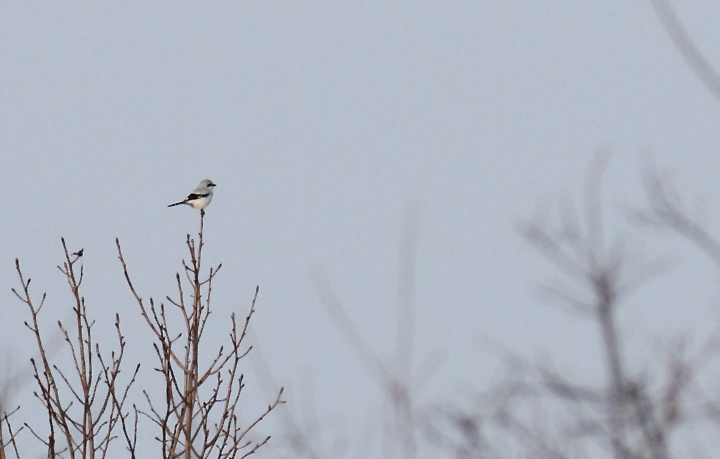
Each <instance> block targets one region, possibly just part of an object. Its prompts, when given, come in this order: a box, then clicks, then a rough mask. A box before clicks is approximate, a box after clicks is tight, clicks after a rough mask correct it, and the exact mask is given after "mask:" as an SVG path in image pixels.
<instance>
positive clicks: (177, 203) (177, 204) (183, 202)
mask: <svg viewBox="0 0 720 459" xmlns="http://www.w3.org/2000/svg"><path fill="white" fill-rule="evenodd" d="M180 204H185V201H180V202H176V203H175V204H170V205H169V206H168V207H172V206H179V205H180Z"/></svg>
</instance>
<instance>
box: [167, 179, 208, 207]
mask: <svg viewBox="0 0 720 459" xmlns="http://www.w3.org/2000/svg"><path fill="white" fill-rule="evenodd" d="M214 186H215V184H214V183H213V181H212V180H210V179H205V180H203V181H202V182H200V185H198V187H197V188H195V190H193V192H192V193H190V194H189V195H188V197H187V198H185V199H184V200H182V201H180V202H176V203H175V204H170V205H169V206H168V207H173V206H179V205H180V204H187V205H188V206H191V207H193V208H195V209H199V210H200V211H201V212H203V213H205V211H204V210H203V209H205V208H206V207H207V206H208V204H210V201H212V197H213V187H214Z"/></svg>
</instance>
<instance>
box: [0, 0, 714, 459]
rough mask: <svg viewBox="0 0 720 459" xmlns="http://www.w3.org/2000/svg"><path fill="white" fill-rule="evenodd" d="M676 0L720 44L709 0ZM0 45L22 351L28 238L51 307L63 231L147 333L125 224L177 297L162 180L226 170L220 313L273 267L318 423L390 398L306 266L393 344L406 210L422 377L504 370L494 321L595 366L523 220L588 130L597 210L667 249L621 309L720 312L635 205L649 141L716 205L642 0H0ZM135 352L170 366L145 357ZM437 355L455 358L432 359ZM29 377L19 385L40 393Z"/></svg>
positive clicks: (675, 329) (174, 240)
mask: <svg viewBox="0 0 720 459" xmlns="http://www.w3.org/2000/svg"><path fill="white" fill-rule="evenodd" d="M677 3H678V5H677V7H678V14H679V16H680V19H681V20H682V21H683V24H684V25H685V26H686V27H687V28H688V30H689V31H690V32H691V34H692V36H693V38H694V39H695V40H696V42H697V44H698V46H699V47H700V48H701V49H702V50H703V52H704V53H706V57H707V58H708V59H709V60H710V61H711V62H714V63H718V65H720V48H718V46H717V43H718V42H720V29H718V27H717V18H718V17H720V4H718V3H717V2H711V1H709V0H707V1H696V2H692V5H689V4H687V2H685V3H682V4H681V3H680V2H677ZM0 62H1V63H2V64H1V65H0V158H1V159H2V161H1V163H0V164H1V167H0V183H2V187H3V189H4V192H5V198H4V199H3V204H4V217H3V218H2V223H0V300H1V301H2V310H3V320H2V321H0V332H2V338H0V343H2V345H3V348H5V349H7V352H5V355H6V356H7V357H8V358H12V360H13V362H14V363H15V366H16V367H22V365H23V362H25V361H26V359H27V358H28V357H29V356H31V355H32V349H31V347H30V346H29V344H28V343H30V342H31V341H30V333H29V332H28V331H27V330H25V329H24V328H23V327H22V323H23V321H24V320H26V319H27V317H28V314H27V311H26V310H25V309H23V306H22V304H20V303H19V302H18V301H17V300H16V299H14V296H13V295H12V293H11V292H10V288H11V287H17V286H18V281H17V277H16V274H15V271H14V259H15V258H16V257H19V258H20V260H21V262H22V265H23V269H24V271H25V274H26V276H29V277H32V278H33V287H34V289H35V290H34V291H35V293H36V294H40V293H42V292H43V291H47V292H48V293H49V300H48V309H47V310H46V311H45V314H46V315H47V317H46V318H47V320H48V324H49V327H52V324H54V323H55V322H56V320H57V319H58V318H67V317H68V315H69V313H70V312H69V302H68V301H69V299H70V296H69V292H67V291H66V289H65V290H64V287H65V285H64V280H63V278H62V277H61V274H60V273H59V272H58V271H57V269H56V268H55V266H56V265H58V264H60V263H61V262H62V251H61V246H60V237H61V236H63V237H65V238H66V240H67V241H68V244H69V248H70V249H72V250H77V249H79V248H81V247H82V248H84V249H85V256H84V266H85V271H86V279H85V284H84V287H85V296H86V299H87V302H88V305H89V308H90V312H91V314H92V316H93V317H94V318H95V319H96V320H97V322H98V327H99V328H100V329H103V328H106V327H107V328H108V329H110V327H111V326H112V321H113V317H114V315H115V313H117V312H119V313H120V314H121V315H122V318H123V321H124V323H125V333H126V335H127V337H128V341H133V342H134V343H136V344H134V345H136V346H137V347H138V352H148V349H149V348H144V347H143V346H149V344H148V343H149V342H150V341H149V340H150V332H149V330H148V329H147V327H146V326H145V325H144V324H143V323H142V322H141V321H140V320H139V313H138V310H137V307H136V305H135V304H134V303H133V301H132V297H131V295H130V292H129V291H128V289H127V286H126V285H125V284H124V279H123V278H122V272H121V269H120V265H119V263H118V261H117V257H116V251H115V244H114V239H115V238H116V237H119V238H120V241H121V243H122V245H123V248H124V250H125V253H126V259H127V261H128V263H129V265H130V269H131V273H132V274H133V275H134V277H135V279H136V287H137V288H138V290H139V291H140V294H141V295H142V296H143V297H146V298H147V297H150V296H152V297H154V298H156V299H158V300H160V299H163V298H164V297H165V295H172V294H173V293H174V273H175V272H177V271H178V270H179V269H180V268H181V265H180V261H181V259H182V258H183V257H185V255H186V251H185V249H184V245H183V244H184V238H185V235H186V234H188V233H194V232H196V231H197V226H198V213H197V211H195V210H193V209H191V208H189V207H185V206H182V207H173V208H170V209H168V208H167V207H166V205H167V204H169V203H172V202H175V201H177V200H180V199H182V198H183V197H184V196H185V195H187V193H188V192H190V191H191V190H192V189H193V188H194V187H195V186H196V185H197V183H198V182H200V181H201V180H202V179H205V178H210V179H212V180H213V181H214V182H215V183H216V184H217V188H216V189H215V197H214V200H213V202H212V204H211V206H210V207H209V208H208V209H207V211H208V212H207V217H206V222H205V224H206V244H207V245H206V254H205V259H204V260H205V261H206V262H208V263H210V262H212V263H213V264H217V263H220V262H222V263H223V268H222V271H221V272H220V274H219V276H218V278H217V279H216V284H215V289H216V290H215V291H214V294H215V303H214V305H215V315H214V318H215V320H216V322H215V323H214V326H216V327H218V330H219V331H218V332H217V333H218V335H224V333H225V331H224V329H223V327H224V326H225V325H226V321H225V318H226V317H227V316H228V315H229V314H230V312H232V311H238V313H241V314H242V315H244V314H245V311H246V310H247V306H248V305H249V302H250V300H251V298H252V293H253V289H254V287H255V286H256V285H259V286H260V297H259V302H258V305H257V309H258V310H257V315H256V316H255V318H254V320H253V324H252V327H253V335H252V339H253V340H254V341H253V344H255V345H256V346H257V347H258V348H259V349H260V350H261V351H262V355H263V357H264V359H265V361H266V362H267V364H268V365H269V367H270V368H271V370H272V373H273V377H274V379H275V380H276V381H277V383H278V384H280V385H284V386H285V387H286V388H287V395H286V398H287V400H288V402H289V404H288V406H286V407H284V409H288V410H292V411H293V412H294V413H296V414H297V416H298V418H299V419H307V416H309V415H308V414H307V411H303V407H304V408H308V407H312V408H313V409H314V410H316V411H317V416H318V421H317V422H318V423H319V425H318V426H317V429H318V430H320V431H322V432H323V435H324V436H325V437H326V439H335V440H337V439H347V441H349V442H350V443H354V442H357V441H358V436H359V434H358V432H360V431H361V430H362V429H364V428H366V427H367V425H368V424H369V423H370V421H369V420H371V419H374V417H376V416H378V414H379V413H381V412H382V410H383V408H382V406H383V405H382V397H381V392H380V390H379V386H378V385H377V384H376V383H375V381H374V379H373V378H372V377H370V375H369V374H368V373H367V371H366V370H365V368H364V367H363V366H362V365H360V364H359V363H358V361H357V360H356V359H355V357H354V355H353V353H352V352H351V350H350V349H349V348H348V347H347V346H346V345H345V343H344V341H343V340H342V338H341V336H340V334H339V333H338V332H337V330H336V329H335V328H334V326H333V324H332V322H331V321H330V320H329V318H328V316H327V314H326V312H325V310H324V309H323V306H322V302H321V301H320V296H319V295H318V291H317V288H316V279H317V278H318V276H319V277H321V278H323V279H325V281H324V282H325V283H326V285H327V286H329V288H331V289H332V290H333V291H334V292H335V294H336V295H337V296H338V297H339V298H340V299H341V300H342V301H343V304H344V305H345V307H346V309H347V311H348V314H349V315H350V316H351V317H352V319H353V320H354V321H355V322H356V324H357V326H358V327H359V329H360V330H361V331H362V332H363V333H364V334H365V336H366V338H367V340H368V341H369V342H370V343H371V344H372V346H373V347H374V348H375V349H376V351H377V352H378V354H379V355H381V356H382V358H383V359H384V360H385V361H386V362H387V363H388V364H390V363H392V362H393V359H392V358H393V355H394V354H393V352H392V350H393V346H394V340H395V335H394V334H395V329H396V327H395V319H396V309H395V307H396V305H397V299H398V295H397V285H398V270H399V263H398V260H399V256H398V254H399V250H400V247H401V241H402V235H403V225H404V222H405V220H406V218H407V216H408V215H416V216H417V222H418V223H417V227H416V230H417V253H416V255H417V266H416V283H417V290H416V307H417V327H416V338H417V343H416V344H417V347H416V350H415V354H414V358H415V363H416V364H417V365H416V373H415V374H416V376H418V377H420V376H422V377H423V379H428V380H427V381H424V385H423V389H422V391H420V392H419V393H418V399H419V400H420V401H422V402H423V403H429V402H441V401H443V400H458V399H459V398H460V399H461V398H462V397H463V396H465V395H467V394H470V393H472V389H473V388H478V387H483V386H484V385H486V384H488V383H490V382H491V381H492V380H493V378H495V377H496V376H497V374H498V373H499V372H501V368H500V365H499V364H498V358H497V357H498V356H497V354H495V353H494V351H491V350H489V349H488V342H497V343H502V344H503V345H505V346H508V348H511V349H513V350H515V351H517V352H519V353H521V354H523V355H527V356H530V357H537V356H543V355H544V356H552V358H553V359H555V361H556V362H557V365H558V366H559V367H561V368H566V369H567V370H568V371H570V372H571V373H572V374H574V375H577V376H579V377H583V375H588V374H591V375H601V374H602V373H601V371H600V369H599V368H598V365H599V362H600V360H599V359H600V355H599V354H598V352H597V351H596V345H595V343H596V336H595V335H594V331H595V330H594V327H593V325H592V324H591V323H589V322H583V321H578V320H577V319H576V318H574V317H571V316H568V315H567V314H565V313H563V312H562V311H561V310H559V309H556V308H553V307H552V306H551V305H548V303H547V301H544V300H543V299H542V298H540V297H539V296H538V288H539V286H540V285H543V284H544V283H546V282H548V281H550V282H552V279H553V270H552V268H551V266H550V265H548V264H547V263H545V262H544V261H543V260H542V258H541V257H539V256H538V255H537V254H536V253H535V252H534V251H533V249H532V248H531V247H530V246H529V245H528V244H527V243H526V242H525V241H524V240H523V239H522V237H521V236H520V235H519V233H518V226H519V224H521V223H522V222H523V221H526V220H528V219H530V218H532V217H534V216H536V215H537V214H538V212H539V209H544V208H547V207H548V206H550V205H551V203H553V202H557V201H558V200H571V201H575V202H578V203H579V202H580V199H581V193H582V189H583V183H584V181H585V177H586V174H587V169H588V167H589V165H590V163H591V161H592V158H593V157H594V156H595V155H596V154H597V152H598V151H599V150H604V151H607V152H610V163H609V166H608V168H607V171H606V174H605V176H604V177H605V179H604V185H603V186H604V188H603V198H604V202H605V209H606V211H607V215H608V224H609V226H610V229H609V230H608V234H609V236H610V237H613V235H614V234H617V232H618V231H620V232H623V234H625V235H627V236H628V237H629V238H630V239H629V240H630V241H631V244H635V245H637V246H642V247H643V250H644V253H645V254H646V255H647V257H648V258H649V259H652V258H653V257H655V256H665V255H670V256H671V257H672V259H673V261H674V263H675V264H674V266H675V268H674V269H673V270H672V271H670V272H669V273H667V274H665V276H664V277H663V281H662V282H660V283H655V284H649V285H648V286H647V287H646V288H643V289H642V290H640V291H639V292H638V294H637V295H636V296H634V297H633V298H632V300H631V303H632V305H630V306H629V307H628V308H626V309H624V312H623V314H625V315H624V316H623V322H622V325H621V326H623V327H625V328H624V330H627V331H628V333H630V335H631V336H632V339H633V340H635V341H633V342H634V343H637V344H638V346H639V347H638V349H645V348H652V339H653V337H657V336H659V335H662V334H665V333H687V332H690V333H692V332H697V331H699V330H705V329H706V327H707V325H706V324H707V323H708V322H709V321H712V320H715V319H716V318H717V308H716V306H717V304H718V293H719V292H718V289H717V283H716V281H717V273H716V272H715V271H714V270H713V268H712V265H711V264H710V263H709V262H708V261H706V260H705V259H703V258H702V257H697V256H696V254H694V253H693V252H692V251H690V250H689V249H688V247H687V246H684V245H682V244H675V241H673V240H672V239H671V238H667V237H665V236H663V235H662V234H658V233H650V235H652V237H649V238H648V237H647V236H648V233H646V232H643V231H638V230H637V229H636V228H633V227H632V226H628V225H627V224H626V219H625V213H626V211H627V210H628V209H629V208H631V207H632V206H636V205H641V204H642V203H643V192H642V183H641V176H642V165H643V164H644V162H646V161H647V160H648V158H651V162H653V163H654V164H655V165H656V166H657V167H658V169H660V170H668V171H671V174H672V177H673V178H674V180H675V183H676V184H677V186H678V189H679V190H680V191H681V192H682V194H683V195H684V196H685V197H686V198H687V199H688V202H689V204H691V205H692V206H696V205H697V208H698V209H700V211H701V212H702V215H703V216H704V217H705V218H706V223H707V224H708V225H709V226H710V228H715V229H716V230H720V221H719V220H718V217H719V216H720V212H718V211H717V210H716V209H718V208H719V207H720V200H718V198H717V196H720V182H719V181H718V180H717V176H718V174H717V171H718V169H720V159H719V157H718V153H719V152H720V129H718V125H719V124H720V109H719V108H720V107H718V102H717V100H716V99H714V98H713V97H712V95H711V94H710V93H709V92H708V91H707V90H706V88H705V87H704V86H703V85H702V84H701V83H700V82H699V81H698V79H697V78H696V76H695V75H694V74H693V73H692V71H691V70H690V69H689V68H688V67H687V66H686V65H685V63H684V61H683V60H682V58H681V56H680V55H679V53H678V52H677V50H676V49H675V48H674V47H673V45H672V42H671V41H670V39H669V38H668V37H667V35H666V33H665V32H664V30H663V28H662V26H661V24H660V22H659V20H658V18H657V16H656V15H655V14H654V12H653V9H652V7H651V5H650V3H649V2H646V1H642V2H627V1H620V0H614V1H607V2H560V1H551V2H530V1H523V2H501V1H480V0H478V1H450V2H432V1H364V2H347V1H346V2H318V1H304V2H275V1H262V2H248V1H233V2H212V3H209V4H208V3H203V4H197V3H194V4H193V3H188V2H174V3H173V4H172V5H171V4H168V3H159V2H134V3H129V2H99V3H98V2H95V3H87V2H74V3H62V4H61V3H53V2H44V3H43V2H29V3H28V2H3V3H2V4H1V5H0ZM693 208H695V207H693ZM413 212H414V214H413ZM208 267H209V266H208ZM679 304H682V306H681V307H679V306H678V305H679ZM48 330H50V328H48ZM643 346H645V347H643ZM642 352H644V351H638V355H642ZM133 357H134V358H131V359H130V360H132V361H140V360H142V361H143V362H144V363H146V364H145V366H144V368H143V371H144V373H141V375H142V376H141V382H148V381H154V379H153V378H155V374H154V373H153V372H152V370H151V369H152V365H153V364H154V362H153V361H152V360H147V361H146V360H143V358H142V357H140V356H139V354H135V355H134V356H133ZM428 361H429V362H436V363H440V364H441V365H440V367H439V370H437V371H436V372H435V373H433V376H432V377H429V374H424V373H423V371H424V370H422V368H421V367H422V365H423V362H428ZM246 371H247V372H248V373H252V369H251V368H250V366H248V367H246ZM258 384H261V382H260V381H258V380H250V382H248V386H253V385H255V386H256V387H257V385H258ZM31 388H32V386H29V387H28V388H27V389H25V390H24V391H23V392H22V393H21V394H19V395H18V399H17V400H18V402H22V403H23V404H24V405H25V404H28V405H29V404H31V403H33V402H32V401H31V399H30V397H29V393H30V389H31ZM252 394H254V395H253V396H252V397H253V398H254V399H258V400H260V401H259V402H257V403H258V405H257V406H259V407H262V406H263V405H264V404H265V403H266V401H265V400H264V399H262V397H263V396H264V395H263V394H259V393H258V392H252ZM249 403H251V404H252V403H254V402H249ZM253 406H254V405H253ZM363 426H365V427H363ZM264 428H266V429H267V430H268V433H271V434H275V435H278V434H277V432H275V431H273V429H275V428H274V427H272V425H271V424H268V425H267V426H265V427H264ZM377 430H378V428H375V430H373V428H372V427H371V428H369V430H368V431H367V432H369V433H368V436H372V438H379V435H380V434H379V432H378V431H377ZM328 441H330V440H328ZM368 448H369V449H370V451H371V452H369V453H368V455H369V457H372V455H374V454H379V451H380V449H379V448H374V447H368ZM268 451H269V450H268ZM266 454H269V453H266Z"/></svg>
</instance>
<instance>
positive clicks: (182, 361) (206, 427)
mask: <svg viewBox="0 0 720 459" xmlns="http://www.w3.org/2000/svg"><path fill="white" fill-rule="evenodd" d="M204 216H205V214H204V212H201V216H200V231H199V233H198V240H197V243H196V241H195V239H193V238H191V237H190V235H188V236H187V239H186V242H187V247H188V250H189V254H190V262H189V263H187V262H183V268H184V274H185V276H184V277H185V280H186V282H187V285H188V286H189V291H190V293H189V295H188V294H186V292H185V289H184V287H183V280H182V277H181V276H180V274H177V275H176V281H177V288H178V296H177V298H176V299H172V298H170V297H167V301H168V302H169V304H170V307H169V308H167V307H166V306H165V305H164V304H163V303H160V304H159V305H156V303H155V302H154V301H153V299H152V298H151V299H150V300H149V301H147V302H145V301H143V299H142V298H141V297H140V295H139V294H138V293H137V291H136V289H135V287H134V285H133V282H132V281H131V279H130V274H129V272H128V267H127V265H126V263H125V259H124V257H123V254H122V250H121V247H120V242H119V241H116V243H117V249H118V256H119V258H120V262H121V263H122V266H123V271H124V273H125V278H126V280H127V283H128V286H129V287H130V290H131V291H132V293H133V295H134V297H135V300H136V301H137V303H138V306H139V307H140V311H141V314H142V316H143V317H144V318H145V320H146V322H147V324H148V326H149V327H150V330H151V331H152V332H153V334H154V336H155V342H154V343H153V346H154V349H155V353H156V356H157V358H158V362H159V367H158V369H157V370H158V371H159V372H160V374H162V376H163V379H164V384H165V397H164V400H162V401H159V400H153V399H152V397H151V396H150V394H149V393H148V392H147V391H145V392H144V393H145V397H146V400H147V403H148V406H149V411H142V414H144V415H145V416H147V417H148V418H149V419H150V420H152V422H153V423H155V425H156V426H157V427H158V428H159V430H160V434H159V435H158V436H157V437H156V438H157V440H158V441H159V442H160V444H161V446H162V457H163V458H168V459H169V458H176V457H184V458H187V459H190V458H210V457H217V458H236V457H241V458H244V457H247V456H249V455H251V454H253V453H255V452H256V451H257V450H258V448H260V447H261V446H263V445H264V444H265V443H267V441H268V440H269V439H270V437H269V436H268V437H266V438H264V439H262V440H260V441H256V442H253V441H252V440H250V439H249V436H248V434H249V433H250V432H251V430H252V429H253V428H254V427H255V426H257V424H258V423H260V422H261V421H262V420H263V419H264V417H265V416H266V415H267V414H268V413H270V412H271V411H272V410H274V409H275V408H276V407H277V406H278V405H280V404H281V403H284V402H283V401H282V400H281V396H282V392H283V390H282V388H281V389H280V391H279V393H278V394H277V397H276V398H275V400H274V401H273V402H272V403H271V404H270V405H269V406H268V407H267V409H266V410H265V412H263V413H261V414H260V415H259V416H258V417H257V418H255V420H254V421H251V422H248V423H246V424H245V423H243V422H242V421H241V420H240V418H239V416H238V401H239V400H240V395H241V393H242V390H243V388H244V382H243V381H244V380H243V374H242V373H240V368H239V364H240V361H241V360H242V359H243V358H244V357H245V356H246V355H247V354H248V352H250V350H251V348H252V347H251V346H248V347H247V348H245V349H244V348H243V341H244V339H245V337H246V334H247V330H248V325H249V323H250V319H251V317H252V315H253V313H254V312H255V301H256V299H257V295H258V291H259V289H256V290H255V295H254V297H253V299H252V302H251V304H250V309H249V312H248V314H247V316H246V318H245V321H244V323H243V324H242V325H238V323H237V321H236V318H235V314H234V313H233V314H231V316H230V323H231V327H230V333H229V346H228V347H227V348H225V347H221V348H220V349H219V350H217V352H216V353H215V356H214V358H212V360H211V361H210V362H208V363H204V362H202V361H201V344H202V343H204V341H203V339H202V338H203V336H204V333H205V331H206V326H207V325H208V319H209V317H210V315H211V301H210V300H211V294H212V282H213V279H214V278H215V276H216V275H217V273H218V272H219V270H220V268H221V266H222V265H218V266H217V267H216V268H210V270H209V273H208V274H207V277H203V276H204V275H203V274H202V249H203V223H204ZM168 309H169V310H168ZM173 312H174V313H175V314H179V316H180V317H181V318H182V320H181V322H182V324H183V325H182V327H181V330H180V331H174V330H172V327H171V325H170V324H169V321H168V314H170V313H173Z"/></svg>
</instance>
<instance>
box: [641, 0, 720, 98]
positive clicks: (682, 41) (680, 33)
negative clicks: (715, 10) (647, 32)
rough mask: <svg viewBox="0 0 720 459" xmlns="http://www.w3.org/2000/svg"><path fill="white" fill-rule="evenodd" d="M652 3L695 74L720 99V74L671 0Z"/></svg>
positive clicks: (655, 0) (656, 0)
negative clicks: (696, 42)
mask: <svg viewBox="0 0 720 459" xmlns="http://www.w3.org/2000/svg"><path fill="white" fill-rule="evenodd" d="M650 3H651V4H652V6H653V9H654V10H655V13H656V14H657V16H658V18H660V23H661V24H662V25H663V27H664V28H665V32H667V34H668V36H669V37H670V39H671V40H672V41H673V44H675V47H676V48H677V50H678V51H679V52H680V55H681V56H682V57H683V59H685V62H686V63H687V64H688V66H689V67H690V69H692V71H693V72H695V75H696V76H697V77H698V78H699V79H700V81H702V82H703V84H704V85H705V87H706V88H707V89H708V90H709V91H710V92H711V93H712V95H713V96H715V98H716V99H720V74H718V72H717V71H716V70H715V69H714V68H713V66H712V65H711V64H710V62H709V61H708V60H707V59H706V58H705V56H704V55H703V53H702V52H701V51H700V49H699V48H698V47H697V45H696V44H695V42H694V41H693V40H692V38H690V35H689V34H688V33H687V30H685V28H684V27H683V25H682V24H681V23H680V20H679V19H678V16H677V13H676V12H675V10H674V9H673V7H672V6H671V5H670V2H669V1H668V0H651V1H650Z"/></svg>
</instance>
